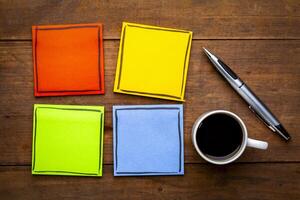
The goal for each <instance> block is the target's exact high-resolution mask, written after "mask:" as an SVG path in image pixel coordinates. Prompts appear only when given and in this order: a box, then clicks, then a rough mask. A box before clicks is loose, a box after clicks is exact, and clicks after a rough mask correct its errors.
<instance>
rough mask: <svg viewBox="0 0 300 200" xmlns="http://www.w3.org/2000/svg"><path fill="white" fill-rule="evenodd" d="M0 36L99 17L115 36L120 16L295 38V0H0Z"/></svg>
mask: <svg viewBox="0 0 300 200" xmlns="http://www.w3.org/2000/svg"><path fill="white" fill-rule="evenodd" d="M0 13H1V17H0V27H1V28H0V39H9V40H14V39H22V40H24V39H26V40H28V39H31V34H30V27H31V26H32V25H41V24H68V23H91V22H102V23H104V29H105V31H104V38H105V39H117V38H119V37H120V30H121V23H122V22H123V21H129V22H137V23H145V24H150V25H159V26H165V27H174V28H181V29H187V30H191V31H193V32H194V38H195V39H196V38H197V39H239V38H242V39H246V38H247V39H257V38H259V39H261V38H265V39H266V38H268V39H280V38H281V39H296V38H298V39H299V38H300V29H299V28H297V26H298V27H299V23H300V3H299V1H298V0H289V1H268V0H263V1H261V0H254V1H251V0H241V1H234V0H230V1H222V0H211V1H191V0H185V1H173V0H165V1H149V0H142V1H141V0H134V1H133V0H131V1H122V0H117V1H94V0H89V1H59V0H55V1H47V0H43V1H35V0H30V1H24V0H23V1H4V0H2V1H0Z"/></svg>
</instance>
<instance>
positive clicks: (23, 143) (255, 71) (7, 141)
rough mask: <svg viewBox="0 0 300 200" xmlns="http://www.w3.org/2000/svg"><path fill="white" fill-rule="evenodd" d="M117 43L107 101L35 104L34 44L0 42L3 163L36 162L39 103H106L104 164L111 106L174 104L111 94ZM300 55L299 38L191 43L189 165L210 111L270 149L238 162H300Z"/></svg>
mask: <svg viewBox="0 0 300 200" xmlns="http://www.w3.org/2000/svg"><path fill="white" fill-rule="evenodd" d="M118 45H119V42H118V41H105V42H104V46H105V47H104V48H105V83H106V94H105V95H94V96H69V97H42V98H35V97H34V96H33V74H32V68H33V67H32V56H31V43H30V42H1V43H0V85H1V87H0V94H1V95H0V104H1V107H0V138H1V139H0V152H1V156H0V165H7V164H9V165H14V164H20V165H24V164H26V165H29V164H30V163H31V140H32V107H33V104H34V103H52V104H79V105H104V106H105V107H106V117H105V142H104V148H105V151H104V154H105V155H104V161H105V163H112V119H111V117H112V116H111V106H112V105H116V104H156V103H157V104H160V103H176V102H173V101H166V100H159V99H152V98H144V97H137V96H131V95H122V94H115V93H113V92H112V88H113V80H114V74H115V68H116V61H117V52H118ZM202 46H205V47H207V48H209V49H211V50H212V51H215V52H216V53H217V54H218V55H221V56H222V57H223V58H224V60H225V61H226V62H227V63H228V64H229V65H230V66H232V68H233V69H234V70H235V71H236V72H237V73H238V74H239V75H240V76H241V78H242V79H244V81H246V82H247V83H248V85H249V86H250V87H251V88H252V89H253V90H254V91H255V92H256V93H257V95H258V96H260V97H261V99H262V100H263V101H265V103H266V104H267V105H268V106H269V107H270V108H271V110H273V112H274V113H275V114H276V115H277V116H278V118H279V119H280V120H281V121H282V123H283V124H284V125H285V126H286V128H287V129H288V130H289V131H290V132H291V135H292V138H293V139H292V141H290V142H289V143H285V142H284V141H282V140H281V139H280V138H279V137H278V136H276V135H274V134H272V133H271V132H270V130H269V129H267V128H266V127H265V126H264V125H263V124H262V123H261V122H260V121H259V120H258V119H257V118H256V117H255V116H254V115H253V114H252V113H251V112H250V111H249V110H248V108H247V106H246V104H245V103H244V102H243V101H242V100H241V99H240V97H239V96H238V95H237V94H235V92H233V90H232V89H231V88H230V86H229V85H228V84H226V83H225V81H224V80H223V79H222V78H221V77H220V76H219V75H218V74H217V72H216V71H215V70H214V69H213V67H212V66H211V64H210V63H209V61H208V59H207V58H206V57H205V55H204V54H203V52H202ZM299 55H300V40H289V41H286V40H250V41H247V40H234V41H227V40H199V41H194V42H193V45H192V52H191V60H190V67H189V72H188V80H187V89H186V102H185V103H184V110H185V111H184V126H185V129H184V131H185V161H186V163H198V162H203V161H202V160H201V159H200V158H198V156H197V154H196V152H195V151H194V149H193V146H192V142H191V134H190V133H191V128H192V125H193V122H194V121H195V120H196V119H197V117H198V116H199V115H200V114H202V113H203V112H206V111H209V110H213V109H226V110H230V111H233V112H235V113H237V114H238V115H239V116H240V117H241V118H242V119H244V120H245V123H246V125H247V127H248V130H249V135H250V136H251V137H254V138H257V139H264V140H266V141H268V142H269V145H270V146H269V149H268V150H267V151H259V150H253V149H249V150H246V153H245V155H244V156H243V157H242V158H241V159H240V161H241V162H268V161H276V162H277V161H283V162H285V161H300V157H299V155H300V136H299V134H298V132H299V131H300V124H299V120H300V68H299V65H300V58H299Z"/></svg>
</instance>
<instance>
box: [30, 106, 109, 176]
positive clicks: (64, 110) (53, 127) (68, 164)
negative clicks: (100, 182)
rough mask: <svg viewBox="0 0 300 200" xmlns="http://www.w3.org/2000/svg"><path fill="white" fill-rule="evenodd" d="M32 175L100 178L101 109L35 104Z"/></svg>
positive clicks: (96, 107)
mask: <svg viewBox="0 0 300 200" xmlns="http://www.w3.org/2000/svg"><path fill="white" fill-rule="evenodd" d="M33 114H34V115H33V116H34V117H33V142H32V143H33V145H32V174H38V175H72V176H102V160H103V132H104V107H103V106H71V105H49V104H35V105H34V113H33Z"/></svg>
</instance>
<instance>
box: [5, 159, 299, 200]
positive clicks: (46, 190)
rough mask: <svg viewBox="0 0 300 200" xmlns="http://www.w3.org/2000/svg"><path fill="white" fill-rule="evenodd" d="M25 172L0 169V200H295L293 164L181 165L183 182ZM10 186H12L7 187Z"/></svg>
mask: <svg viewBox="0 0 300 200" xmlns="http://www.w3.org/2000/svg"><path fill="white" fill-rule="evenodd" d="M28 171H29V168H28V167H0V183H5V184H3V185H1V187H0V196H1V199H2V200H6V199H15V200H18V199H22V200H27V199H28V200H35V199H38V200H46V199H106V200H110V199H114V200H115V199H131V200H135V199H144V200H148V199H149V200H153V199H168V200H169V199H189V200H193V199H198V200H200V199H205V200H216V199H224V200H225V199H228V200H229V199H230V200H235V199H239V200H240V199H260V200H265V199H298V198H299V196H300V190H299V184H300V179H299V178H298V179H297V177H299V173H300V166H299V165H298V164H274V163H272V164H234V165H229V166H225V167H216V166H212V165H207V164H193V165H186V167H185V171H186V174H185V175H184V176H160V177H159V176H156V177H113V175H112V173H111V172H112V166H111V165H106V166H105V167H104V174H105V176H103V177H102V178H91V177H88V178H86V177H62V176H60V177H59V176H32V175H31V174H30V173H28ZM12 180H13V181H12Z"/></svg>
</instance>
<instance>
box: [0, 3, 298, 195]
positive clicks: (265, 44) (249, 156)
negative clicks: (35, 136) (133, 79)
mask: <svg viewBox="0 0 300 200" xmlns="http://www.w3.org/2000/svg"><path fill="white" fill-rule="evenodd" d="M123 21H128V22H137V23H144V24H150V25H159V26H165V27H174V28H180V29H187V30H191V31H193V32H194V38H193V43H192V52H191V59H190V65H189V72H188V80H187V87H186V102H185V103H184V109H185V111H184V124H185V127H184V134H185V144H184V145H185V149H184V153H185V175H184V176H172V177H170V176H156V177H113V166H112V162H113V161H112V115H111V110H112V105H115V104H156V103H157V104H160V103H176V102H173V101H166V100H159V99H152V98H145V97H136V96H131V95H122V94H114V93H113V92H112V88H113V80H114V75H115V69H116V62H117V53H118V47H119V38H120V31H121V23H122V22H123ZM89 22H102V23H104V52H105V84H106V94H105V95H90V96H69V97H43V98H35V97H34V95H33V66H32V47H31V26H32V25H38V24H67V23H89ZM203 46H205V47H207V48H209V49H211V50H212V51H214V52H215V53H217V54H218V55H221V56H222V58H223V59H224V60H225V61H226V62H227V63H228V64H229V65H230V66H232V68H233V70H235V71H236V72H237V73H238V74H239V75H240V76H241V78H242V79H243V80H244V81H245V82H246V83H247V84H248V85H249V86H250V87H251V88H252V89H253V90H254V91H255V92H256V93H257V95H258V96H260V97H261V99H262V100H263V101H264V102H265V103H266V104H267V105H268V106H269V107H270V108H271V110H272V111H273V112H274V113H275V114H276V115H277V116H278V118H279V119H280V120H281V121H282V123H283V124H284V125H285V127H286V128H287V130H289V132H290V133H291V135H292V141H290V142H288V143H286V142H284V141H283V140H282V139H280V137H278V136H277V135H275V134H272V133H271V132H270V130H269V129H267V128H266V127H265V126H264V125H263V124H262V123H261V122H260V121H259V120H258V119H257V118H256V117H255V116H254V115H253V114H252V113H251V112H250V110H249V109H248V108H247V105H246V104H245V103H244V102H243V101H242V100H241V98H240V97H239V96H238V95H237V94H236V93H235V92H234V91H233V90H232V89H231V88H230V86H229V85H228V84H226V83H225V81H224V80H223V79H222V78H221V77H220V75H218V73H216V71H215V69H214V68H213V67H212V65H211V64H210V62H209V61H208V59H207V58H206V57H205V55H204V53H203V51H202V47H203ZM0 103H1V107H0V199H39V200H40V199H206V200H209V199H299V198H300V2H299V0H289V1H261V0H258V1H256V0H253V1H249V0H240V1H221V0H220V1H214V0H209V1H171V0H167V1H161V2H158V1H153V0H143V1H128V2H127V1H122V0H116V1H107V2H106V1H103V2H102V1H101V2H100V1H99V2H96V1H94V0H91V1H84V2H83V1H82V2H79V1H73V2H71V1H29V0H28V1H5V0H2V1H0ZM35 103H52V104H78V105H104V106H105V108H106V111H107V112H106V116H105V141H104V174H103V177H102V178H91V177H64V176H32V175H31V140H32V112H33V104H35ZM214 109H226V110H230V111H233V112H235V113H237V114H238V115H239V116H240V117H241V118H242V119H243V120H244V121H245V122H246V125H247V127H248V130H249V135H250V137H253V138H257V139H262V140H266V141H267V142H269V149H268V150H266V151H260V150H255V149H247V150H246V152H245V154H244V155H243V157H242V158H240V159H239V160H238V161H237V162H235V163H234V164H230V165H227V166H214V165H211V164H208V163H206V162H204V161H203V160H202V159H200V158H199V156H198V155H197V153H196V151H195V150H194V149H193V146H192V142H191V128H192V125H193V122H194V121H195V120H196V118H197V117H198V116H199V115H200V114H202V113H203V112H206V111H210V110H214Z"/></svg>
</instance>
